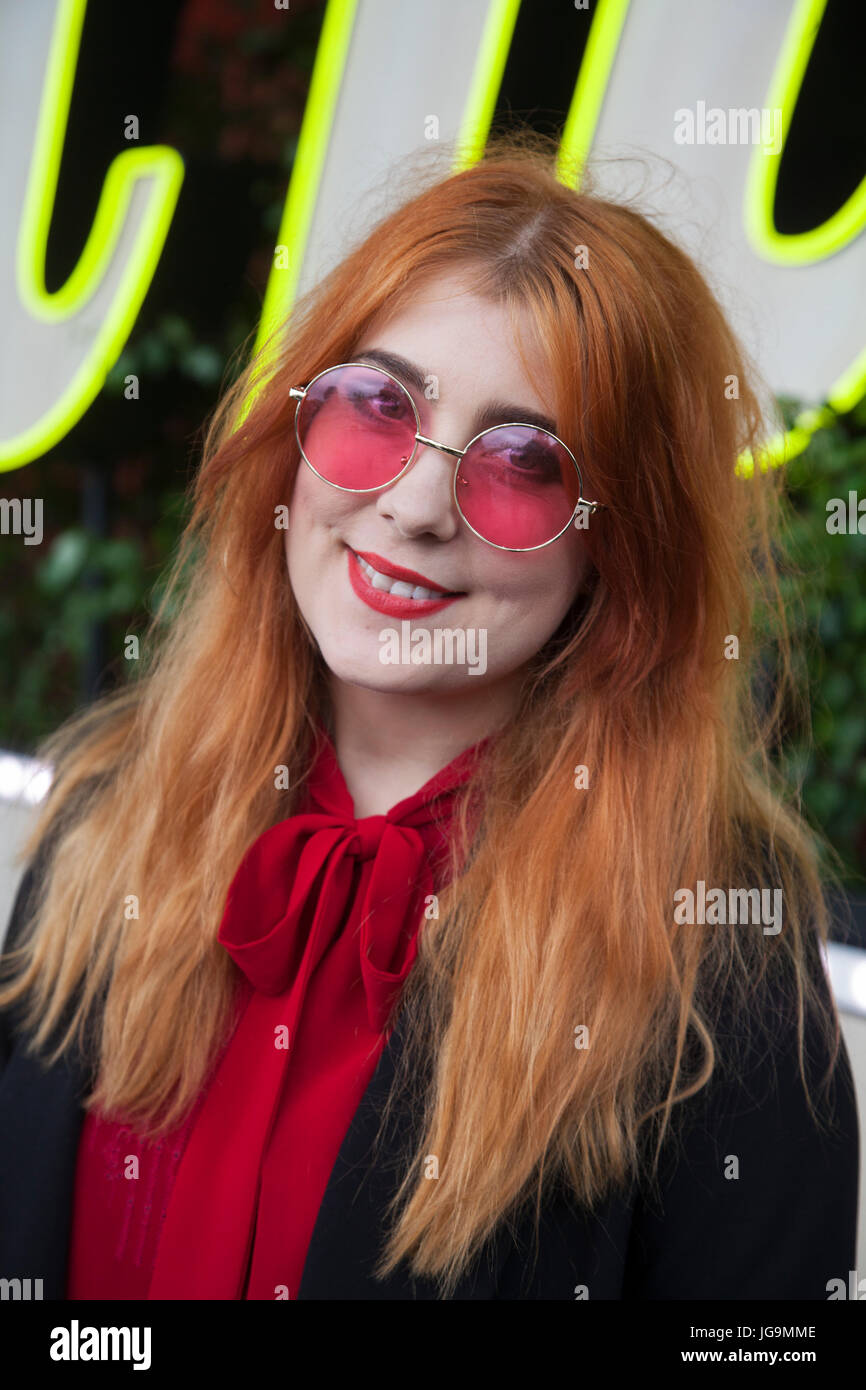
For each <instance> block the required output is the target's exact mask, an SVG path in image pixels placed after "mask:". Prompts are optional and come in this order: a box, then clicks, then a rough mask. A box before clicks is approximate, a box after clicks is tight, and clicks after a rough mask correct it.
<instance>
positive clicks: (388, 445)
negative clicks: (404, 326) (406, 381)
mask: <svg viewBox="0 0 866 1390" xmlns="http://www.w3.org/2000/svg"><path fill="white" fill-rule="evenodd" d="M297 425H298V438H299V439H300V442H301V448H302V449H303V451H304V454H305V455H306V457H307V459H308V461H309V462H310V463H311V464H312V466H313V468H315V470H316V472H317V473H319V474H321V476H322V477H323V478H326V479H327V480H328V482H330V483H336V484H337V486H338V487H348V488H357V489H359V490H361V491H363V490H364V489H365V488H375V487H382V486H383V485H384V484H385V483H389V482H391V481H392V480H393V479H394V478H396V476H397V474H398V473H400V472H401V470H402V469H403V467H404V466H405V464H406V463H407V461H408V459H409V458H410V456H411V453H412V450H413V448H414V447H415V431H416V429H417V424H416V421H415V412H414V410H413V408H412V399H411V397H410V396H409V394H408V392H407V391H405V390H404V389H403V387H402V386H400V385H399V384H398V383H397V382H396V381H392V379H391V377H389V376H387V375H386V374H385V372H380V371H378V370H377V368H375V367H335V368H333V370H332V371H328V372H323V374H322V375H321V376H320V377H319V378H318V380H316V381H314V382H313V383H312V385H311V386H310V387H309V389H308V390H307V394H306V395H305V396H304V399H303V400H302V401H301V404H300V408H299V410H298V417H297Z"/></svg>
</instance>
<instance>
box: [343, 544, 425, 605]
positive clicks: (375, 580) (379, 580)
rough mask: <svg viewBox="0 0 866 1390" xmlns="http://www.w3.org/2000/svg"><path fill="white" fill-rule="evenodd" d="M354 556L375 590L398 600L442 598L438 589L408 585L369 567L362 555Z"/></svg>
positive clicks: (403, 580)
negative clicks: (379, 590) (391, 595)
mask: <svg viewBox="0 0 866 1390" xmlns="http://www.w3.org/2000/svg"><path fill="white" fill-rule="evenodd" d="M353 554H355V559H356V560H357V561H358V564H359V565H360V566H361V569H362V570H363V571H364V573H365V574H366V576H367V578H368V579H369V581H370V583H371V584H372V585H373V588H374V589H381V590H382V591H383V593H386V594H394V596H395V597H396V598H416V599H422V598H426V599H431V598H441V597H442V594H441V593H440V592H439V590H438V589H425V588H423V587H422V586H421V585H420V584H414V585H413V584H407V583H406V581H405V579H392V578H391V576H390V575H387V574H380V573H379V571H378V570H374V569H373V566H372V565H368V564H367V561H366V560H362V559H361V557H360V555H358V554H356V553H355V552H353Z"/></svg>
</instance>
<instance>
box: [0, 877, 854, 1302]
mask: <svg viewBox="0 0 866 1390" xmlns="http://www.w3.org/2000/svg"><path fill="white" fill-rule="evenodd" d="M40 861H41V855H37V858H36V861H35V863H34V865H32V866H30V867H29V868H28V870H27V872H26V873H25V876H24V879H23V880H22V883H21V886H20V888H19V891H18V894H17V897H16V901H15V905H14V907H13V911H12V916H11V919H10V925H9V929H8V934H7V940H6V946H5V948H4V949H8V948H10V947H11V946H12V945H14V944H15V943H16V941H17V939H18V937H19V935H20V932H21V930H22V927H23V925H24V922H25V918H26V915H27V910H28V901H29V895H30V894H31V893H32V890H33V885H34V879H35V874H37V873H38V872H39V869H38V865H39V863H40ZM813 969H814V970H815V971H816V972H817V974H816V978H818V979H819V980H820V981H821V982H822V987H823V988H824V990H825V991H826V988H827V987H826V984H825V983H824V976H823V972H822V967H821V964H820V958H819V957H818V955H817V952H815V953H814V962H813ZM13 1012H14V1011H13V1010H6V1011H4V1012H3V1013H2V1014H0V1067H2V1068H3V1070H2V1073H0V1278H3V1277H5V1278H15V1277H19V1278H26V1277H30V1278H32V1279H38V1278H41V1279H42V1280H43V1281H44V1284H43V1292H44V1297H45V1298H47V1299H61V1300H62V1299H64V1298H65V1281H66V1267H67V1259H68V1247H69V1232H70V1217H71V1204H72V1195H73V1182H74V1175H75V1164H76V1157H77V1149H78V1140H79V1134H80V1130H81V1124H82V1120H83V1110H82V1107H81V1100H82V1097H83V1096H84V1095H86V1093H87V1090H88V1088H89V1086H90V1085H91V1084H92V1082H91V1077H90V1075H89V1072H88V1069H87V1067H86V1065H84V1063H83V1062H82V1061H81V1059H80V1058H78V1057H75V1056H67V1057H66V1058H64V1059H63V1060H62V1061H61V1062H60V1063H58V1064H57V1065H55V1066H54V1067H52V1068H50V1069H48V1070H46V1069H45V1068H44V1067H43V1066H42V1064H41V1063H40V1062H39V1061H38V1060H35V1059H33V1058H30V1057H28V1056H25V1054H24V1051H23V1050H22V1045H21V1043H22V1036H23V1034H22V1031H21V1028H20V1026H19V1024H18V1022H17V1021H16V1019H15V1017H13ZM777 1015H778V1019H777ZM760 1016H761V1029H760V1032H758V1033H757V1034H756V1038H755V1041H754V1044H753V1045H751V1046H750V1048H749V1052H748V1056H747V1059H746V1060H745V1061H744V1063H743V1065H741V1066H740V1067H739V1068H738V1069H737V1071H736V1072H733V1071H732V1069H730V1068H728V1070H727V1074H726V1073H725V1069H724V1068H723V1067H719V1068H718V1069H717V1071H716V1072H714V1074H713V1077H712V1079H711V1081H710V1082H709V1084H708V1085H707V1086H706V1087H705V1088H704V1089H703V1090H702V1091H701V1092H700V1093H699V1094H698V1095H697V1096H696V1097H693V1098H691V1099H690V1100H688V1101H685V1102H683V1103H682V1104H681V1105H680V1106H678V1107H675V1110H674V1115H675V1116H678V1121H677V1124H676V1126H675V1128H674V1131H673V1132H672V1133H671V1134H670V1136H669V1138H668V1139H667V1140H666V1143H665V1148H664V1150H663V1154H664V1157H663V1160H662V1163H661V1166H660V1170H659V1184H658V1186H657V1187H656V1188H655V1190H654V1191H651V1190H650V1189H649V1186H648V1184H646V1183H645V1182H644V1181H639V1182H637V1183H635V1184H633V1185H632V1189H631V1191H630V1193H629V1194H628V1195H624V1194H620V1195H613V1196H611V1197H609V1198H608V1199H607V1200H606V1201H605V1202H604V1203H603V1204H602V1205H601V1207H600V1208H599V1209H597V1210H596V1211H595V1212H593V1214H592V1215H587V1214H586V1213H584V1212H581V1211H580V1210H579V1209H578V1208H577V1207H576V1205H575V1204H574V1203H573V1201H572V1200H570V1198H569V1196H568V1194H567V1193H566V1192H565V1191H554V1192H553V1193H551V1195H550V1196H549V1197H548V1199H547V1201H546V1203H545V1205H544V1207H543V1211H542V1220H541V1227H540V1233H539V1238H538V1242H537V1248H536V1244H535V1241H534V1215H533V1213H532V1212H531V1211H527V1212H526V1213H525V1214H524V1215H521V1214H520V1213H518V1214H517V1216H516V1217H515V1218H514V1219H513V1220H512V1221H511V1222H509V1223H506V1224H504V1225H503V1227H502V1228H501V1229H500V1231H499V1232H498V1233H497V1234H496V1235H495V1236H494V1237H493V1238H492V1239H491V1241H490V1242H489V1243H488V1245H487V1246H486V1247H485V1249H484V1251H483V1253H482V1254H481V1255H480V1256H479V1257H478V1259H477V1260H476V1261H475V1263H474V1265H473V1267H472V1269H471V1270H470V1271H469V1273H468V1274H467V1275H466V1277H465V1278H464V1279H463V1280H462V1282H461V1283H460V1285H459V1287H458V1289H457V1291H456V1292H455V1294H454V1295H453V1296H454V1297H455V1298H457V1299H544V1300H547V1299H568V1300H572V1299H575V1298H578V1297H584V1298H586V1297H588V1298H590V1299H716V1298H721V1299H753V1300H759V1299H760V1300H763V1299H811V1300H825V1299H826V1298H827V1297H828V1292H827V1283H828V1281H829V1280H831V1279H841V1280H842V1281H843V1283H844V1285H845V1287H846V1289H847V1287H848V1275H849V1271H850V1270H854V1269H855V1268H856V1260H855V1249H856V1221H857V1193H858V1164H859V1139H858V1119H857V1108H856V1099H855V1094H854V1086H853V1080H852V1075H851V1067H850V1062H849V1058H848V1053H847V1050H845V1048H844V1044H843V1050H842V1052H841V1055H840V1058H839V1061H838V1063H837V1068H836V1071H835V1073H834V1083H833V1092H832V1095H831V1107H830V1108H829V1109H828V1110H826V1112H825V1113H826V1114H827V1115H828V1116H829V1117H830V1118H831V1119H832V1120H833V1121H834V1131H835V1132H834V1133H833V1134H832V1135H830V1136H829V1137H828V1136H827V1135H826V1134H825V1133H822V1132H821V1131H819V1130H818V1128H817V1127H816V1126H815V1124H814V1122H813V1121H812V1120H811V1118H810V1116H809V1113H808V1110H807V1105H806V1098H805V1095H804V1092H803V1087H802V1082H801V1081H800V1078H799V1072H798V1066H797V1053H796V1034H795V1031H794V1022H793V1019H792V1018H790V1017H789V1016H788V1014H787V1013H784V1012H783V1011H782V1009H781V1004H780V1000H779V997H778V996H777V995H776V994H773V995H768V996H767V999H766V1001H765V1005H764V1006H762V1008H761V1010H760ZM725 1017H726V1015H725V1012H724V1010H722V1012H721V1016H720V1023H719V1030H718V1031H719V1036H720V1043H719V1051H720V1054H721V1056H722V1059H723V1060H724V1056H725V1046H724V1037H725V1033H726V1031H727V1034H728V1036H732V1027H733V1024H732V1022H728V1023H726V1022H725ZM771 1020H776V1021H775V1022H771ZM774 1041H775V1043H776V1046H777V1051H776V1055H775V1067H774V1063H773V1059H772V1058H771V1056H770V1046H771V1043H773V1042H774ZM807 1044H808V1054H809V1057H810V1058H811V1066H812V1070H811V1072H808V1074H809V1075H810V1079H811V1078H813V1077H814V1078H817V1077H818V1075H819V1074H820V1073H821V1071H822V1069H823V1068H825V1066H826V1061H827V1057H826V1053H825V1052H824V1050H823V1047H822V1045H821V1043H820V1040H819V1039H818V1037H817V1034H815V1033H813V1034H811V1035H808V1034H807ZM400 1046H401V1033H400V1025H399V1020H398V1024H397V1027H396V1028H395V1030H394V1032H393V1033H392V1035H391V1038H390V1041H389V1043H388V1045H387V1047H386V1049H385V1051H384V1052H383V1053H382V1056H381V1058H380V1061H379V1064H378V1068H377V1070H376V1072H375V1074H374V1076H373V1078H372V1080H371V1082H370V1085H369V1087H368V1089H367V1091H366V1093H365V1095H364V1097H363V1100H362V1101H361V1104H360V1106H359V1107H358V1110H357V1111H356V1113H355V1116H354V1118H353V1121H352V1123H351V1125H350V1127H349V1130H348V1132H347V1134H346V1136H345V1139H344V1141H343V1144H342V1147H341V1149H340V1153H339V1156H338V1158H337V1161H336V1163H335V1165H334V1168H333V1171H332V1172H331V1175H330V1178H329V1181H328V1185H327V1189H326V1192H325V1195H324V1198H323V1201H322V1205H321V1208H320V1210H319V1214H318V1218H317V1221H316V1226H315V1229H314V1232H313V1236H312V1240H311V1243H310V1247H309V1252H308V1255H307V1260H306V1264H305V1266H304V1272H303V1278H302V1281H301V1287H300V1290H299V1293H298V1297H299V1298H301V1299H347V1300H355V1299H435V1298H437V1297H438V1296H439V1295H438V1293H437V1290H436V1287H435V1285H434V1284H433V1283H432V1282H431V1281H428V1280H426V1279H413V1278H411V1277H410V1275H409V1273H408V1271H407V1270H406V1269H405V1266H401V1268H400V1269H399V1270H398V1271H397V1272H396V1273H395V1274H393V1275H392V1276H391V1277H390V1278H388V1279H386V1280H384V1281H383V1282H379V1281H376V1280H374V1278H373V1277H372V1274H371V1269H372V1265H373V1263H374V1261H375V1258H376V1255H377V1252H378V1249H379V1243H380V1241H381V1239H382V1235H383V1229H384V1228H383V1211H384V1207H385V1204H386V1202H387V1200H388V1197H389V1196H390V1195H391V1194H392V1193H393V1191H394V1190H395V1186H396V1169H397V1167H398V1166H399V1153H400V1141H401V1140H402V1141H403V1142H405V1141H406V1138H407V1136H410V1135H411V1131H412V1128H413V1116H412V1115H411V1114H410V1113H408V1111H407V1109H406V1105H405V1102H403V1103H401V1105H400V1106H399V1107H395V1112H394V1116H393V1120H392V1122H391V1124H390V1125H389V1128H388V1130H387V1133H386V1135H385V1138H384V1142H383V1143H382V1144H381V1145H380V1148H379V1151H378V1154H377V1158H376V1161H375V1162H371V1159H370V1151H371V1146H372V1144H373V1140H374V1139H375V1136H376V1133H377V1129H378V1124H379V1117H380V1114H381V1108H382V1104H383V1101H384V1098H385V1097H386V1095H387V1094H388V1091H389V1088H390V1086H391V1083H392V1080H393V1076H394V1064H395V1059H396V1057H397V1054H398V1051H399V1049H400ZM728 1155H736V1156H737V1157H738V1159H739V1177H738V1178H737V1179H732V1178H726V1177H725V1167H726V1160H727V1157H728Z"/></svg>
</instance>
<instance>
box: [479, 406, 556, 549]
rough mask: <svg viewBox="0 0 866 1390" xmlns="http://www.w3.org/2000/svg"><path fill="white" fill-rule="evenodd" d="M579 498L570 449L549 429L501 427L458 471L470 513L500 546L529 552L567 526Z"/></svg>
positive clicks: (489, 434)
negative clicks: (550, 433) (549, 431)
mask: <svg viewBox="0 0 866 1390" xmlns="http://www.w3.org/2000/svg"><path fill="white" fill-rule="evenodd" d="M578 496H579V484H578V477H577V471H576V469H575V466H574V462H573V460H572V458H571V455H570V454H569V453H568V450H567V449H566V448H565V447H564V446H563V445H562V444H560V443H559V441H558V440H556V439H554V438H553V436H552V435H549V434H545V433H544V431H543V430H536V429H532V428H531V427H530V426H529V425H500V426H497V428H496V429H492V430H488V431H487V433H486V434H483V435H482V436H481V438H480V439H477V440H476V441H475V443H474V444H472V445H471V447H470V448H469V449H467V451H466V453H465V454H464V455H463V458H462V459H461V460H460V467H459V468H458V470H457V501H458V503H459V506H460V510H461V511H462V513H463V515H464V517H465V518H466V520H467V521H468V522H469V525H470V526H472V527H473V528H474V529H475V530H476V531H478V532H479V534H480V535H482V536H484V537H485V538H486V539H487V540H489V541H493V543H494V544H495V545H504V546H509V547H511V548H512V549H515V550H528V549H530V548H531V547H532V546H536V545H544V543H545V542H546V541H551V540H553V538H554V537H555V536H558V535H559V533H560V532H561V531H563V530H564V529H565V527H566V526H567V525H568V522H569V521H570V520H571V517H572V514H573V512H574V509H575V507H576V506H577V501H578Z"/></svg>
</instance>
